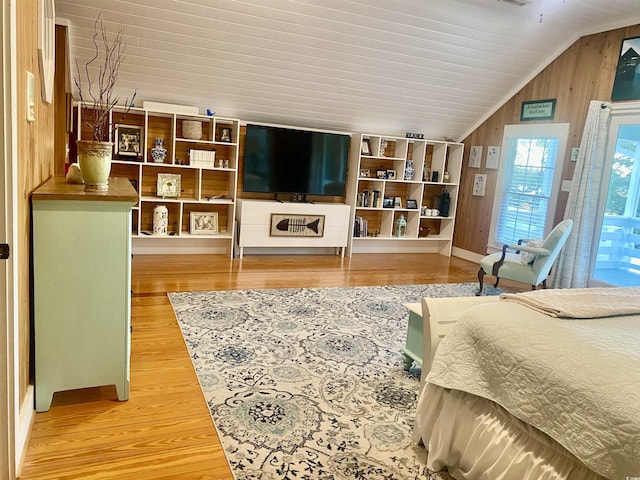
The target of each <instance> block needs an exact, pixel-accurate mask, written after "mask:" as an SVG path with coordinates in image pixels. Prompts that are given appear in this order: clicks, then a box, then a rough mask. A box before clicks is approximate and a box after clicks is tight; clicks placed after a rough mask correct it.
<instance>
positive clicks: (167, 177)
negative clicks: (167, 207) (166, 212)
mask: <svg viewBox="0 0 640 480" xmlns="http://www.w3.org/2000/svg"><path fill="white" fill-rule="evenodd" d="M180 179H181V176H180V175H179V174H176V173H159V174H158V182H157V186H156V194H157V195H158V197H162V198H178V197H179V196H180V188H181V187H180Z"/></svg>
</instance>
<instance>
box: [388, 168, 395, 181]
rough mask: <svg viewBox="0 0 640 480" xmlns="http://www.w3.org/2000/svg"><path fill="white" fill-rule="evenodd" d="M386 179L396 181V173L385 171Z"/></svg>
mask: <svg viewBox="0 0 640 480" xmlns="http://www.w3.org/2000/svg"><path fill="white" fill-rule="evenodd" d="M387 179H388V180H395V179H396V171H395V170H387Z"/></svg>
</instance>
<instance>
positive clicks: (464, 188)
mask: <svg viewBox="0 0 640 480" xmlns="http://www.w3.org/2000/svg"><path fill="white" fill-rule="evenodd" d="M637 36H640V25H634V26H630V27H626V28H620V29H617V30H611V31H608V32H602V33H598V34H594V35H589V36H586V37H582V38H580V39H579V40H578V41H576V42H575V43H574V44H573V45H572V46H571V47H570V48H568V49H567V50H566V51H565V52H564V53H563V54H562V55H560V56H559V57H558V58H557V59H556V60H555V61H553V62H552V63H551V64H550V65H549V66H548V67H547V68H545V69H544V70H543V71H542V72H540V74H539V75H538V76H536V77H535V78H534V79H533V80H532V81H531V82H529V84H527V85H526V86H525V87H524V88H522V90H520V91H519V92H518V93H517V94H516V95H514V96H513V97H512V98H511V99H509V100H508V101H507V102H506V103H505V104H504V105H503V106H502V107H501V108H500V109H498V110H497V111H496V112H495V113H494V114H493V115H492V116H491V117H490V118H488V119H487V120H486V121H485V122H484V123H483V124H482V125H480V126H479V127H478V128H477V129H476V130H475V131H474V132H472V133H471V134H470V135H469V136H468V137H467V138H466V139H464V144H465V153H464V163H463V169H462V179H461V188H460V196H459V202H458V210H457V217H456V232H455V235H454V239H453V245H454V247H458V248H461V249H463V250H467V251H470V252H475V253H478V254H485V253H486V246H487V243H488V241H489V229H490V227H491V213H492V209H493V195H494V193H495V188H496V181H497V176H498V170H487V169H486V152H487V147H489V146H490V145H502V133H503V130H504V126H505V125H514V124H519V123H520V108H521V105H522V102H524V101H529V100H543V99H549V98H555V99H556V112H555V118H554V120H553V121H554V122H556V123H570V124H571V127H570V131H569V142H568V145H567V155H566V158H565V161H564V170H563V176H562V178H563V179H567V180H570V179H571V178H572V176H573V168H574V165H575V164H574V163H572V162H571V161H570V160H569V157H570V154H571V147H578V146H579V145H580V140H581V137H582V130H583V128H584V121H585V117H586V114H587V111H588V108H589V102H590V101H591V100H604V101H609V100H610V99H611V90H612V88H613V80H614V76H615V69H616V65H617V62H618V57H619V55H620V48H621V45H622V41H623V40H624V39H625V38H631V37H637ZM527 123H534V122H527ZM473 145H482V146H483V152H482V164H481V168H480V169H477V168H471V169H470V168H468V166H467V165H468V160H469V151H470V150H471V146H473ZM477 173H486V174H487V184H486V194H485V196H484V197H474V196H473V195H472V194H471V192H472V190H473V177H474V175H475V174H477ZM567 197H568V194H567V193H566V192H561V194H560V198H559V200H558V205H557V209H556V212H555V222H554V224H555V223H558V222H559V221H560V220H561V219H562V218H563V216H564V210H565V207H566V203H567Z"/></svg>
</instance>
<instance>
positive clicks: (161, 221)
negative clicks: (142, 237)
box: [153, 205, 169, 235]
mask: <svg viewBox="0 0 640 480" xmlns="http://www.w3.org/2000/svg"><path fill="white" fill-rule="evenodd" d="M168 228H169V210H168V209H167V207H165V206H164V205H158V206H157V207H156V208H154V209H153V234H154V235H166V234H167V233H168Z"/></svg>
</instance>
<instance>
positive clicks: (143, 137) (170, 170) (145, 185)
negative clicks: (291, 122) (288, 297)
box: [72, 106, 240, 257]
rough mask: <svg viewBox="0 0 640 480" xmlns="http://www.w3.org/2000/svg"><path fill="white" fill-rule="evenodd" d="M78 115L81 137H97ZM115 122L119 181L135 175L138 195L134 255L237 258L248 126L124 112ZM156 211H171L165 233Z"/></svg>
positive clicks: (142, 111) (227, 120)
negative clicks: (243, 138) (241, 156)
mask: <svg viewBox="0 0 640 480" xmlns="http://www.w3.org/2000/svg"><path fill="white" fill-rule="evenodd" d="M74 113H75V114H74V121H75V122H76V128H75V130H74V131H76V132H77V133H76V140H81V139H89V138H90V133H91V132H90V131H89V130H88V128H87V127H86V126H84V124H83V122H82V111H81V109H80V108H78V107H77V106H76V107H75V112H74ZM109 121H110V123H111V126H112V128H111V139H112V141H113V142H114V147H113V160H112V162H111V176H112V177H125V178H128V179H129V181H130V182H131V184H132V185H133V187H134V188H135V189H136V191H137V192H138V202H137V204H136V205H135V206H134V207H133V210H132V232H131V233H132V237H133V252H134V253H177V252H181V251H184V252H193V253H223V254H226V255H228V256H230V257H232V256H233V246H234V230H235V229H234V219H235V209H236V195H237V190H236V189H237V187H236V185H237V175H238V173H237V171H238V153H239V138H240V121H239V120H237V119H232V118H221V117H216V116H212V117H211V116H205V115H198V114H185V113H184V112H183V111H182V110H181V109H176V113H171V112H167V111H164V110H163V111H155V110H151V109H143V108H131V109H126V110H125V109H123V108H119V107H117V108H115V109H114V110H113V112H112V113H111V117H110V119H109ZM78 126H79V128H77V127H78ZM73 150H74V146H73V145H72V151H73ZM156 207H164V208H166V221H165V222H164V223H165V224H164V227H165V228H164V229H161V230H158V229H154V212H155V210H156Z"/></svg>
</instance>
